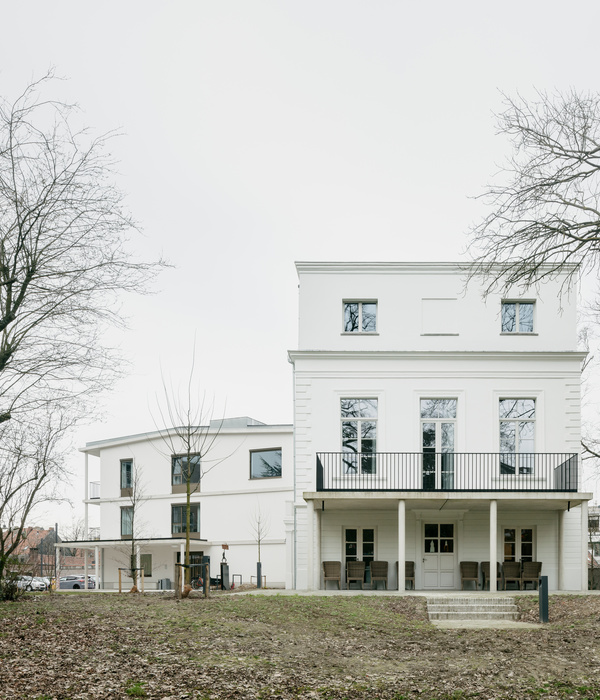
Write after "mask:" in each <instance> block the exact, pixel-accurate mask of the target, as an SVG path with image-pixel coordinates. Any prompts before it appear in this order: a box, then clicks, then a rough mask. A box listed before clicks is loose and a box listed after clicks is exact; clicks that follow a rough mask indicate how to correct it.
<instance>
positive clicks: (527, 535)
mask: <svg viewBox="0 0 600 700" xmlns="http://www.w3.org/2000/svg"><path fill="white" fill-rule="evenodd" d="M504 561H533V529H532V528H530V527H506V528H504Z"/></svg>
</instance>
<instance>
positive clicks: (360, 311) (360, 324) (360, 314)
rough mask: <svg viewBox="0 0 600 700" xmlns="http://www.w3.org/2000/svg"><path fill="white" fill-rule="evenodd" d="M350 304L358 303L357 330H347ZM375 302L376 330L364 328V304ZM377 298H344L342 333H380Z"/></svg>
mask: <svg viewBox="0 0 600 700" xmlns="http://www.w3.org/2000/svg"><path fill="white" fill-rule="evenodd" d="M349 304H357V305H358V328H357V329H356V330H346V307H347V306H348V305H349ZM365 304H373V305H374V306H375V330H372V331H371V330H363V306H364V305H365ZM378 307H379V302H378V300H377V299H343V300H342V335H378V331H377V320H378V319H377V317H378V315H379V314H378V311H379V308H378Z"/></svg>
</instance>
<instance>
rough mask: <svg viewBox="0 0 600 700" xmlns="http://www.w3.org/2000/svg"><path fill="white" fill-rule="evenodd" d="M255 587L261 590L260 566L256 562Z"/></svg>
mask: <svg viewBox="0 0 600 700" xmlns="http://www.w3.org/2000/svg"><path fill="white" fill-rule="evenodd" d="M256 587H257V588H262V564H261V563H260V562H256Z"/></svg>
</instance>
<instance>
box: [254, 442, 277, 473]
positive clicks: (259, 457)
mask: <svg viewBox="0 0 600 700" xmlns="http://www.w3.org/2000/svg"><path fill="white" fill-rule="evenodd" d="M276 476H281V447H276V448H273V449H270V450H251V451H250V478H251V479H271V478H273V477H276Z"/></svg>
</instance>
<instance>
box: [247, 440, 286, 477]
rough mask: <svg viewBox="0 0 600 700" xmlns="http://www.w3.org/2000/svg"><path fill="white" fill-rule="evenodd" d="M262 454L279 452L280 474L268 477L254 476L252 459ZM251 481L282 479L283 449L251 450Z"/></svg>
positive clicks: (262, 448)
mask: <svg viewBox="0 0 600 700" xmlns="http://www.w3.org/2000/svg"><path fill="white" fill-rule="evenodd" d="M260 452H279V457H280V465H279V474H272V475H266V476H254V475H253V473H252V458H253V456H254V455H255V454H258V453H260ZM249 460H250V464H249V469H250V472H249V479H250V480H251V481H257V480H260V479H281V477H282V475H283V449H282V448H281V447H261V448H260V449H256V450H249Z"/></svg>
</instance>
